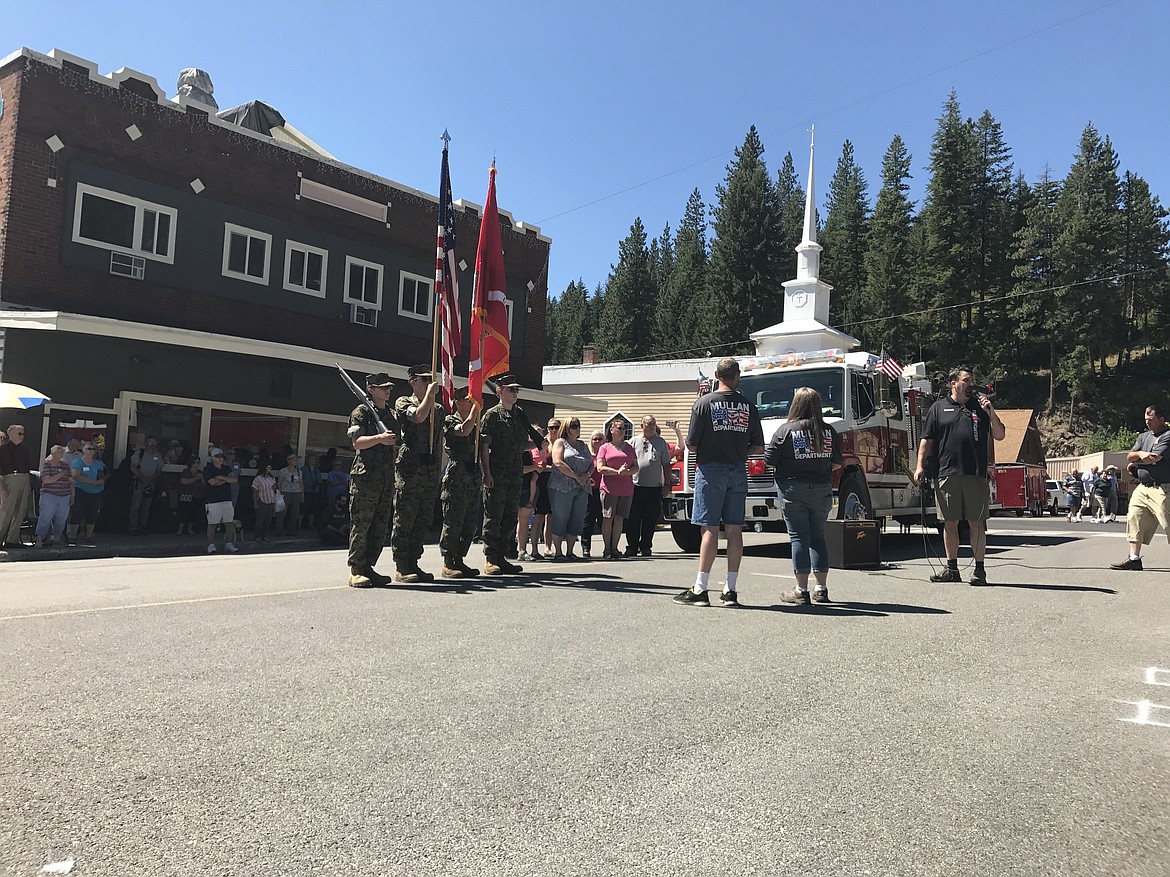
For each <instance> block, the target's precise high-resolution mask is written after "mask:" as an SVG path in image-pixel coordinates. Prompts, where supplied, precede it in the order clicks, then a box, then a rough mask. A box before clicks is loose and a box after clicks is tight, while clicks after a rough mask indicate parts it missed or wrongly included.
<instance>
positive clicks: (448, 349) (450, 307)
mask: <svg viewBox="0 0 1170 877" xmlns="http://www.w3.org/2000/svg"><path fill="white" fill-rule="evenodd" d="M450 140H451V137H450V135H449V134H448V133H447V132H446V131H444V132H443V170H442V174H441V176H440V179H439V234H438V242H437V245H436V248H435V296H436V297H437V298H438V300H439V320H440V322H441V325H442V342H441V343H442V353H441V356H442V369H443V374H442V381H443V405H444V406H445V407H446V409H447V410H448V411H454V410H455V400H454V393H455V382H454V376H455V357H456V356H458V355H459V351H460V349H461V348H462V347H463V328H462V326H461V325H460V322H459V272H458V271H457V270H456V266H455V205H454V204H452V202H451V172H450V170H449V169H448V167H447V144H448V142H449V141H450Z"/></svg>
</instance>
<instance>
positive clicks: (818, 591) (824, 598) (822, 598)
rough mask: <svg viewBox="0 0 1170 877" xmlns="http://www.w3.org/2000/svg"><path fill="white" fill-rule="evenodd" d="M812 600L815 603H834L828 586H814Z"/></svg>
mask: <svg viewBox="0 0 1170 877" xmlns="http://www.w3.org/2000/svg"><path fill="white" fill-rule="evenodd" d="M812 601H813V602H814V603H832V602H833V601H832V600H830V599H829V589H828V588H814V589H813V592H812Z"/></svg>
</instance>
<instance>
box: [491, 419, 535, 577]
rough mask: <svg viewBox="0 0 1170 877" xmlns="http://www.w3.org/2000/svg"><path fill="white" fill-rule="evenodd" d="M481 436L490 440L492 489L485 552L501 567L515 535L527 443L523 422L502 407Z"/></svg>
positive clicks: (526, 433)
mask: <svg viewBox="0 0 1170 877" xmlns="http://www.w3.org/2000/svg"><path fill="white" fill-rule="evenodd" d="M480 435H481V436H482V437H483V438H488V439H491V445H490V450H489V451H486V452H485V453H490V454H491V458H490V459H489V461H488V462H489V466H490V471H491V473H492V486H491V487H485V488H484V491H483V553H484V556H485V557H486V558H487V559H488V562H489V563H494V564H497V565H499V564H500V563H501V562H502V561H503V560H504V551H505V550H506V549H507V547H508V545H509V543H510V542H512V540H514V539H515V536H516V513H517V509H518V508H519V505H520V480H521V475H522V474H523V468H524V467H523V464H522V462H521V458H520V453H521V451H522V450H523V449H524V448H525V447H526V446H527V444H528V432H527V429H526V426H525V423H524V421H523V420H522V419H521V418H520V417H519V416H517V414H516V413H515V411H510V410H508V409H507V408H505V407H504V406H503V405H496V406H495V407H494V408H489V409H488V411H487V413H485V414H484V416H483V421H482V423H481V424H480Z"/></svg>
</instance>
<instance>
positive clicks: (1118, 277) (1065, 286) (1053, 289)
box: [623, 266, 1170, 362]
mask: <svg viewBox="0 0 1170 877" xmlns="http://www.w3.org/2000/svg"><path fill="white" fill-rule="evenodd" d="M1165 271H1170V267H1167V266H1163V267H1160V268H1142V269H1140V270H1138V271H1127V272H1126V273H1124V274H1105V275H1102V276H1100V277H1092V278H1090V279H1088V280H1078V281H1076V282H1075V283H1062V284H1060V285H1059V286H1048V287H1045V288H1043V289H1027V290H1024V291H1022V292H1012V293H1008V294H1007V295H1001V296H996V297H995V298H985V299H983V300H982V301H977V300H974V299H972V300H971V301H965V302H960V303H959V304H953V305H943V306H942V307H937V308H922V309H921V310H917V311H907V312H905V313H902V314H891V315H889V316H885V317H873V318H872V319H869V320H855V321H853V322H851V323H843V324H842V326H841V328H843V329H844V328H852V327H854V326H865V325H868V324H869V323H880V322H882V321H884V320H895V319H900V318H902V317H917V316H919V315H920V314H933V313H938V312H940V311H950V310H955V309H958V308H969V307H986V306H988V305H994V304H998V303H999V302H1004V301H1010V300H1012V299H1017V298H1024V297H1026V296H1029V295H1041V294H1044V293H1057V292H1061V291H1067V290H1070V289H1076V288H1077V287H1078V286H1089V285H1091V284H1094V283H1102V282H1107V281H1112V282H1114V283H1117V282H1120V281H1122V280H1125V279H1126V278H1127V277H1140V276H1142V275H1143V274H1154V273H1157V272H1165ZM752 343H754V342H753V341H752V339H750V338H742V339H740V340H739V341H725V342H723V343H720V344H705V345H703V346H702V347H691V348H688V349H685V350H666V351H661V352H659V353H650V354H647V355H645V356H636V357H634V358H633V359H628V360H623V362H641V361H642V360H645V359H662V358H663V357H678V356H683V355H685V354H687V353H698V352H700V351H711V350H717V349H719V348H720V347H735V346H737V345H740V344H752Z"/></svg>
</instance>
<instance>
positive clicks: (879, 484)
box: [666, 348, 938, 551]
mask: <svg viewBox="0 0 1170 877" xmlns="http://www.w3.org/2000/svg"><path fill="white" fill-rule="evenodd" d="M877 360H878V357H877V356H875V355H874V354H872V353H863V352H853V353H846V352H845V351H844V350H842V349H840V348H834V349H828V350H813V351H808V352H803V353H785V354H776V355H772V356H758V357H748V358H746V359H744V360H743V361H741V363H740V365H741V369H742V375H741V378H740V384H739V391H740V392H741V393H743V394H744V395H745V396H746V397H747V398H748V399H749V400H750V401H751V402H753V403H754V404H755V405H756V407H757V408H758V409H759V412H760V419H761V420H762V421H763V426H764V443H765V444H767V443H768V441H770V440H771V438H772V434H773V433H774V432H775V431H776V430H777V429H778V428H779V426H780V424H781V423H783V422H784V421H785V420H787V417H788V405H789V403H790V402H791V401H792V394H793V392H794V391H795V390H796V388H797V387H812V388H813V389H815V390H816V391H817V392H818V393H820V396H821V401H822V402H823V404H824V408H823V412H824V415H825V422H826V423H829V424H832V426H833V428H834V429H836V430H837V432H838V433H839V434H840V435H841V445H842V451H843V453H844V457H845V465H844V466H843V468H842V469H841V470H840V472H839V473H838V475H837V476H835V480H834V485H833V486H834V502H833V511H832V512H831V514H832V515H833V516H834V517H837V518H861V519H871V520H874V519H883V518H893V519H895V520H897V521H899V522H900V523H904V524H915V523H922V524H925V525H928V526H932V527H936V526H938V520H937V516H936V512H935V508H934V501H933V498H932V495H931V493H930V490H929V488H927V489H926V493H925V495H924V493H923V490H922V489H920V488H919V486H918V485H917V484H915V483H914V466H915V464H916V462H917V458H918V457H917V455H918V442H919V439H920V438H921V435H922V427H923V424H924V423H925V420H926V412H927V410H928V409H929V407H930V404H931V403H932V402H933V401H934V398H933V396H932V395H931V394H930V392H929V388H930V382H929V380H927V379H926V374H925V366H924V365H923V364H921V363H920V364H918V365H916V366H913V367H911V368H909V369H906V370H905V372H904V373H903V376H902V377H899V378H890V377H889V376H887V375H886V374H885V373H883V372H881V371H878V370H877V369H876V368H875V365H876V364H877ZM676 465H677V467H678V475H677V477H676V484H675V487H674V492H673V494H672V497H671V499H670V500H669V501H668V502H667V503H666V520H667V521H668V522H669V523H670V527H671V532H672V533H673V535H674V540H675V542H676V543H678V546H679V547H680V548H681V549H682V550H684V551H698V549H699V538H700V530H699V528H698V527H696V526H695V525H694V524H692V523H690V518H691V507H692V505H693V502H694V484H695V461H694V458H693V456H692V455H691V453H690V452H689V451H687V452H686V454H685V456H684V458H683V461H682V462H681V463H679V464H676ZM747 472H748V498H747V508H746V517H745V524H744V525H745V527H753V526H754V527H755V528H756V529H757V530H772V531H775V532H784V529H785V528H784V518H783V516H782V515H781V513H780V501H779V491H778V488H777V486H776V480H775V473H774V471H773V470H772V468H771V467H770V466H766V465H765V464H764V459H763V457H762V456H754V457H752V458H751V459H749V460H748V462H747Z"/></svg>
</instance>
